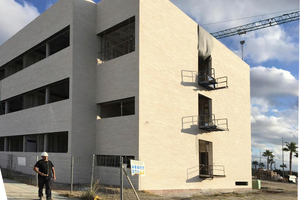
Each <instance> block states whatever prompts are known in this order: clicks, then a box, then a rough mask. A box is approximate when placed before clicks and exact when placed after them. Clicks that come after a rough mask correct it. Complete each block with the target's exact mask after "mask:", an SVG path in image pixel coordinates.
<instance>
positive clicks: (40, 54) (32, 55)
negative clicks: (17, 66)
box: [24, 44, 46, 67]
mask: <svg viewBox="0 0 300 200" xmlns="http://www.w3.org/2000/svg"><path fill="white" fill-rule="evenodd" d="M24 58H25V67H28V66H30V65H33V64H34V63H37V62H39V61H40V60H43V59H45V58H46V44H44V45H41V46H39V47H38V48H36V49H35V50H33V51H31V52H29V53H28V54H27V55H25V56H24Z"/></svg>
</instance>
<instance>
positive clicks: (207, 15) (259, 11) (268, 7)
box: [171, 0, 299, 31]
mask: <svg viewBox="0 0 300 200" xmlns="http://www.w3.org/2000/svg"><path fill="white" fill-rule="evenodd" d="M171 1H172V2H173V3H174V4H175V5H176V6H178V7H179V8H180V9H182V10H183V11H184V12H185V13H187V14H188V15H189V16H191V17H192V18H193V19H195V20H196V21H197V22H198V23H199V24H200V25H203V24H208V23H212V22H221V21H227V20H232V19H239V18H245V17H250V16H256V15H263V14H269V13H274V14H272V15H267V16H259V17H255V18H248V19H243V20H236V21H230V22H228V23H217V24H211V25H204V26H203V27H204V28H206V29H207V30H208V31H218V30H223V29H225V28H232V27H235V26H239V25H243V24H246V23H249V22H253V21H258V20H261V19H265V18H269V17H274V16H277V15H280V14H283V13H275V12H281V11H287V10H297V9H298V8H299V1H298V0H289V1H288V3H286V1H282V0H264V1H261V0H251V1H240V0H230V1H224V0H213V1H211V0H202V1H199V0H184V1H182V0H171Z"/></svg>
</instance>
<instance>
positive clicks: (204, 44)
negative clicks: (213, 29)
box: [198, 25, 214, 60]
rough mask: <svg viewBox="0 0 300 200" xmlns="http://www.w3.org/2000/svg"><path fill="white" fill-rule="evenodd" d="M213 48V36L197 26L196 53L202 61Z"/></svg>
mask: <svg viewBox="0 0 300 200" xmlns="http://www.w3.org/2000/svg"><path fill="white" fill-rule="evenodd" d="M213 48H214V42H213V36H212V35H211V34H210V33H209V32H207V31H206V30H204V29H203V28H202V27H201V26H199V25H198V52H199V57H200V58H201V59H203V60H205V59H206V58H208V57H209V56H210V55H211V53H212V50H213Z"/></svg>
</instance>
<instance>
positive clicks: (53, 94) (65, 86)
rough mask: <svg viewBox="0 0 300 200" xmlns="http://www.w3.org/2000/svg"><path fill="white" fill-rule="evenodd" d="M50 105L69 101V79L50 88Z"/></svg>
mask: <svg viewBox="0 0 300 200" xmlns="http://www.w3.org/2000/svg"><path fill="white" fill-rule="evenodd" d="M49 92H50V99H49V103H53V102H57V101H61V100H65V99H69V79H68V80H65V81H63V82H60V83H57V84H54V85H51V86H49Z"/></svg>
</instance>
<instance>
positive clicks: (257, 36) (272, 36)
mask: <svg viewBox="0 0 300 200" xmlns="http://www.w3.org/2000/svg"><path fill="white" fill-rule="evenodd" d="M244 40H245V41H246V43H245V44H244V57H245V58H248V59H251V60H252V61H254V62H256V63H259V62H264V61H267V60H275V59H276V60H279V61H285V62H287V61H296V60H298V54H299V45H298V43H296V42H294V41H293V40H292V38H291V37H290V36H289V35H288V34H287V33H286V32H285V30H284V29H283V28H282V27H281V26H274V27H271V28H267V29H262V30H259V31H255V32H250V33H247V34H246V36H245V37H244ZM258 49H259V51H258Z"/></svg>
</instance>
